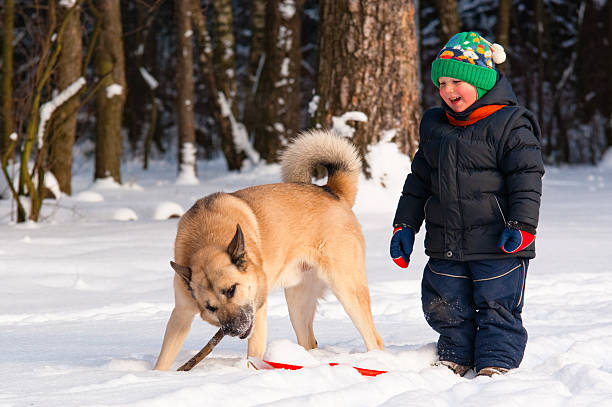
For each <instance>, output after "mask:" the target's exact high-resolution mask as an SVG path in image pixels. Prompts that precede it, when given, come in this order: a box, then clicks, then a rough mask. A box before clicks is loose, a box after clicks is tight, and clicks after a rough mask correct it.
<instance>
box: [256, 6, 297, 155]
mask: <svg viewBox="0 0 612 407" xmlns="http://www.w3.org/2000/svg"><path fill="white" fill-rule="evenodd" d="M301 7H302V1H297V2H296V1H294V0H271V1H268V3H267V6H266V36H265V53H266V60H265V62H264V65H263V70H262V74H261V81H260V82H259V85H258V88H257V93H256V95H255V106H257V109H258V120H257V121H256V122H255V123H254V132H255V148H256V149H257V151H258V152H259V153H260V154H261V156H262V158H263V159H265V160H266V161H267V162H276V161H278V152H279V150H280V149H281V148H282V147H283V146H284V145H286V144H287V142H288V141H289V140H290V139H291V138H293V137H295V135H296V134H297V132H298V131H299V128H300V68H301V58H302V52H301V45H300V33H301V15H300V14H301Z"/></svg>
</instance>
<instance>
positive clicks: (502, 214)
mask: <svg viewBox="0 0 612 407" xmlns="http://www.w3.org/2000/svg"><path fill="white" fill-rule="evenodd" d="M493 198H495V203H496V204H497V209H499V213H501V216H502V220H503V221H504V225H505V224H506V217H505V216H504V211H502V208H501V205H500V204H499V201H498V200H497V196H495V195H493Z"/></svg>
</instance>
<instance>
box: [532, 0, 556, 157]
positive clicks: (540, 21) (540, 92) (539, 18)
mask: <svg viewBox="0 0 612 407" xmlns="http://www.w3.org/2000/svg"><path fill="white" fill-rule="evenodd" d="M535 27H536V42H537V46H538V49H539V50H540V52H538V56H537V61H538V62H537V70H538V77H537V81H536V83H537V85H536V86H537V103H538V122H539V123H540V126H544V125H545V123H544V51H545V50H544V29H545V22H544V0H536V24H535ZM549 121H550V130H552V124H553V122H554V120H553V117H549ZM546 133H548V143H547V144H546V148H545V151H544V153H545V155H548V156H550V155H551V154H552V151H553V149H554V148H555V143H554V140H553V135H552V131H548V132H546ZM544 137H546V134H545V135H544Z"/></svg>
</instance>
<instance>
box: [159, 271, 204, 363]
mask: <svg viewBox="0 0 612 407" xmlns="http://www.w3.org/2000/svg"><path fill="white" fill-rule="evenodd" d="M173 285H174V310H172V314H171V315H170V319H169V320H168V324H167V325H166V333H165V334H164V342H163V343H162V348H161V352H159V357H158V358H157V363H156V364H155V370H168V369H170V365H172V362H174V359H176V355H177V354H178V353H179V351H180V350H181V346H183V342H185V338H186V337H187V334H188V333H189V329H190V328H191V322H192V321H193V317H194V316H195V315H196V314H197V313H198V308H197V305H196V303H195V301H194V300H193V298H192V297H191V294H190V293H189V292H188V291H187V288H186V286H185V283H184V281H183V280H182V278H181V277H179V276H178V275H175V276H174V282H173Z"/></svg>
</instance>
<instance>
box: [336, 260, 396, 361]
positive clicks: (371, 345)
mask: <svg viewBox="0 0 612 407" xmlns="http://www.w3.org/2000/svg"><path fill="white" fill-rule="evenodd" d="M345 258H348V257H345ZM353 258H359V257H358V255H356V256H355V257H353ZM332 267H333V268H334V270H329V271H330V272H331V273H330V274H328V275H329V276H330V277H331V278H330V288H331V290H332V292H333V293H334V295H335V296H336V298H338V301H340V303H341V304H342V306H343V307H344V310H345V311H346V313H347V314H348V316H349V317H350V318H351V320H352V321H353V324H354V325H355V327H356V328H357V330H358V331H359V333H360V334H361V336H362V337H363V341H364V342H365V345H366V348H367V349H368V350H372V349H384V346H385V345H384V342H383V340H382V338H381V337H380V335H379V334H378V332H377V331H376V328H375V327H374V319H373V318H372V309H371V306H370V291H369V290H368V283H367V278H366V273H365V265H364V264H363V263H362V264H355V262H354V261H353V262H346V261H345V262H338V261H336V262H334V263H333V265H332ZM351 268H352V269H353V270H351V271H350V274H348V275H347V274H346V270H350V269H351Z"/></svg>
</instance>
